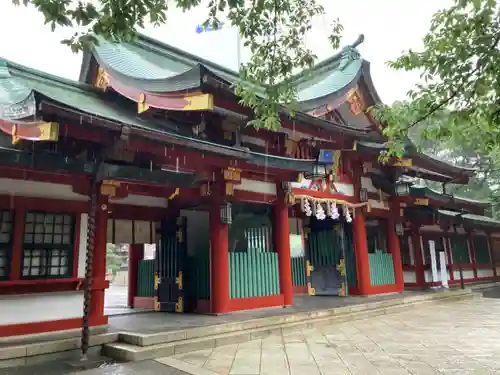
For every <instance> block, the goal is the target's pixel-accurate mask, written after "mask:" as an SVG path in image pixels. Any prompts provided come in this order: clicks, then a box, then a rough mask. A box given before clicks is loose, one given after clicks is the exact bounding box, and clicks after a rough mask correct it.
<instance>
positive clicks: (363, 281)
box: [352, 210, 371, 295]
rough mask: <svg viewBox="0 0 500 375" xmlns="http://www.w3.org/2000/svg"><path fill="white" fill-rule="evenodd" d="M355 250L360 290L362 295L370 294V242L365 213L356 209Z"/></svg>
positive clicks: (354, 223)
mask: <svg viewBox="0 0 500 375" xmlns="http://www.w3.org/2000/svg"><path fill="white" fill-rule="evenodd" d="M352 229H353V234H354V251H355V252H356V270H357V276H358V290H359V293H360V294H362V295H367V294H370V289H371V280H370V261H369V259H368V242H367V237H366V226H365V215H364V213H363V212H362V211H361V210H358V211H356V214H355V216H354V220H353V228H352Z"/></svg>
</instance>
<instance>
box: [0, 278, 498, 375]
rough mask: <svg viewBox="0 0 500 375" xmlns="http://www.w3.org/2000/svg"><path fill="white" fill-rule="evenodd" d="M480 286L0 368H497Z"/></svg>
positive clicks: (329, 373) (158, 374) (158, 373)
mask: <svg viewBox="0 0 500 375" xmlns="http://www.w3.org/2000/svg"><path fill="white" fill-rule="evenodd" d="M418 293H423V292H405V293H404V295H415V294H418ZM426 293H429V292H426ZM430 293H432V292H430ZM483 294H484V298H482V299H476V300H466V301H458V302H457V301H455V302H443V303H440V304H436V305H428V304H424V305H421V306H418V307H417V306H416V307H415V309H412V310H409V311H403V312H400V313H395V314H391V315H382V316H376V317H372V318H369V319H365V320H357V321H350V322H345V323H338V324H332V325H329V326H327V327H322V328H315V329H302V330H300V331H296V332H289V333H283V334H279V335H274V336H270V337H267V338H264V339H261V340H254V341H250V342H246V343H242V344H239V345H228V346H224V347H218V348H215V349H210V350H202V351H198V352H192V353H186V354H179V355H176V356H174V357H169V358H157V359H155V360H151V361H142V362H135V363H113V362H112V361H107V360H106V359H105V358H102V357H97V358H94V359H92V360H88V361H86V362H81V361H80V360H79V359H78V358H77V357H75V358H73V359H72V360H54V361H51V362H47V363H40V364H37V365H31V366H22V367H13V368H0V375H136V374H137V375H187V374H194V375H207V374H211V375H281V374H283V375H343V374H349V375H355V374H359V375H372V374H389V375H390V374H405V375H409V374H414V375H416V374H419V375H427V374H500V287H497V288H494V289H490V290H487V291H485V292H484V293H483ZM396 296H400V295H392V296H383V297H372V298H366V297H352V298H348V299H347V298H329V297H326V298H322V297H316V298H311V297H305V296H298V297H297V298H296V306H295V307H293V308H290V309H266V310H259V311H252V312H242V313H238V314H231V315H227V316H219V317H211V316H200V315H188V316H187V317H184V316H182V315H169V318H170V316H171V317H172V319H165V314H158V313H156V314H155V315H151V316H149V314H141V315H137V316H118V317H112V318H110V321H116V320H119V321H120V322H121V324H124V325H125V324H130V323H127V322H134V321H136V322H137V318H141V316H144V317H145V320H143V321H142V322H139V324H137V323H135V324H133V326H132V327H127V328H128V329H129V330H135V329H137V328H138V327H139V328H140V327H141V324H145V323H147V325H148V326H149V328H151V325H152V324H158V327H161V329H165V328H164V327H165V321H166V320H168V324H167V327H172V329H179V328H180V327H179V325H177V326H173V325H172V322H171V320H172V321H176V320H177V319H178V318H177V317H182V318H183V319H182V320H181V322H182V324H183V327H186V324H192V326H193V327H195V326H200V325H207V324H214V323H224V322H226V321H236V320H243V319H252V318H259V317H264V316H269V315H280V314H287V313H294V312H295V313H296V312H301V311H310V310H313V309H324V308H328V307H334V306H343V305H346V304H358V303H363V302H368V301H380V300H384V299H391V298H394V297H396ZM332 305H333V306H332ZM139 320H140V319H139ZM200 320H201V321H200ZM116 326H117V325H115V328H116ZM121 329H123V328H121ZM151 329H155V328H151ZM157 329H159V328H157ZM172 366H173V367H172ZM186 366H187V368H186ZM183 370H184V371H183Z"/></svg>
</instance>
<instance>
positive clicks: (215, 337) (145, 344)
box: [103, 289, 480, 361]
mask: <svg viewBox="0 0 500 375" xmlns="http://www.w3.org/2000/svg"><path fill="white" fill-rule="evenodd" d="M471 298H480V294H477V293H473V292H472V291H471V290H470V289H464V290H454V291H447V292H442V293H435V294H427V295H420V296H411V297H404V298H398V299H392V300H387V301H378V302H368V303H364V304H360V305H354V306H346V307H341V308H335V309H329V310H320V311H312V312H308V313H299V314H289V315H284V316H273V317H269V318H263V319H255V320H250V321H246V322H238V323H228V324H221V325H216V326H211V327H200V328H191V329H186V330H181V331H175V332H164V333H156V334H149V335H140V334H133V333H126V334H120V340H122V339H127V340H128V341H126V342H116V343H110V344H105V345H104V346H103V354H104V355H106V356H107V357H110V358H113V359H115V360H118V361H141V360H146V359H152V358H160V357H169V356H172V355H175V354H181V353H187V352H193V351H197V350H202V349H210V348H215V347H219V346H224V345H231V344H238V343H242V342H246V341H250V340H255V339H259V338H263V337H266V336H269V335H274V334H281V333H283V332H292V331H296V330H299V329H302V328H312V327H317V326H321V325H328V324H335V323H340V322H345V321H349V320H354V319H367V318H370V317H374V316H380V315H383V314H391V313H395V312H400V311H404V310H406V309H410V308H413V307H414V306H415V305H416V304H423V303H443V302H451V301H456V300H463V299H471Z"/></svg>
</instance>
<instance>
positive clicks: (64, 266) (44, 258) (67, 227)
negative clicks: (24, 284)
mask: <svg viewBox="0 0 500 375" xmlns="http://www.w3.org/2000/svg"><path fill="white" fill-rule="evenodd" d="M74 229H75V217H74V216H73V215H70V214H53V213H44V212H28V213H26V220H25V225H24V243H23V261H22V278H24V279H49V278H65V277H71V276H72V274H73V267H72V264H73V250H74V247H73V241H74V238H73V237H74V232H75V231H74Z"/></svg>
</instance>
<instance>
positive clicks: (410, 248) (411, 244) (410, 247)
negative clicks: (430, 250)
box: [408, 236, 415, 266]
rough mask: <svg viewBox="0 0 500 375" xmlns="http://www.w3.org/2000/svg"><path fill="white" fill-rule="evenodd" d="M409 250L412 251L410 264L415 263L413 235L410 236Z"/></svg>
mask: <svg viewBox="0 0 500 375" xmlns="http://www.w3.org/2000/svg"><path fill="white" fill-rule="evenodd" d="M408 250H409V251H408V252H409V253H410V265H412V266H414V265H415V253H414V251H413V241H412V238H411V236H408Z"/></svg>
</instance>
